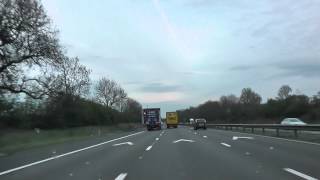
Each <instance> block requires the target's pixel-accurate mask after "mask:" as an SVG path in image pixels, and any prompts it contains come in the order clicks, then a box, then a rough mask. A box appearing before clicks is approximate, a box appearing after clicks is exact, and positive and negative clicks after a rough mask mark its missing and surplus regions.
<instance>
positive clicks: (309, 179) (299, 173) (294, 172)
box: [283, 168, 317, 180]
mask: <svg viewBox="0 0 320 180" xmlns="http://www.w3.org/2000/svg"><path fill="white" fill-rule="evenodd" d="M283 170H285V171H287V172H289V173H292V174H294V175H296V176H299V177H301V178H303V179H307V180H317V179H316V178H314V177H311V176H308V175H306V174H303V173H301V172H299V171H296V170H294V169H290V168H283Z"/></svg>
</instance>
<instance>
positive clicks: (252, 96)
mask: <svg viewBox="0 0 320 180" xmlns="http://www.w3.org/2000/svg"><path fill="white" fill-rule="evenodd" d="M261 100H262V98H261V96H260V95H259V94H258V93H256V92H254V91H252V89H251V88H244V89H242V92H241V96H240V103H242V104H247V105H249V104H251V105H255V104H260V103H261Z"/></svg>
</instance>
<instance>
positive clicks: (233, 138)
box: [232, 136, 253, 140]
mask: <svg viewBox="0 0 320 180" xmlns="http://www.w3.org/2000/svg"><path fill="white" fill-rule="evenodd" d="M238 139H253V137H238V136H233V137H232V140H238Z"/></svg>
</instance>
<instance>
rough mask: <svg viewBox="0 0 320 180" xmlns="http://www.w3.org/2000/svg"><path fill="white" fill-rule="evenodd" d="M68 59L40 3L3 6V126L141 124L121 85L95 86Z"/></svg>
mask: <svg viewBox="0 0 320 180" xmlns="http://www.w3.org/2000/svg"><path fill="white" fill-rule="evenodd" d="M66 54H67V52H66V49H65V47H63V46H62V45H61V44H60V42H59V38H58V30H56V29H55V28H53V26H52V22H51V19H50V18H49V17H48V16H47V14H46V12H45V10H44V8H43V5H42V4H41V2H40V1H37V0H1V1H0V58H1V59H0V127H16V128H35V127H37V128H61V127H75V126H85V125H107V124H115V123H119V122H140V113H141V104H140V103H139V102H137V101H136V100H134V99H132V98H130V97H128V95H127V93H126V92H125V90H124V89H123V88H122V87H121V86H120V84H118V83H117V82H116V81H114V80H112V79H108V78H105V77H101V79H100V80H99V81H98V83H97V84H96V85H94V84H93V83H92V80H91V79H90V73H91V70H90V69H89V68H88V67H86V66H84V65H82V64H81V63H80V61H79V58H78V57H69V56H67V55H66ZM92 91H93V92H92ZM92 94H93V95H92Z"/></svg>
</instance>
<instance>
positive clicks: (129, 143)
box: [112, 142, 133, 146]
mask: <svg viewBox="0 0 320 180" xmlns="http://www.w3.org/2000/svg"><path fill="white" fill-rule="evenodd" d="M125 144H127V145H129V146H132V145H133V143H132V142H123V143H119V144H114V145H112V146H121V145H125Z"/></svg>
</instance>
